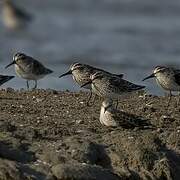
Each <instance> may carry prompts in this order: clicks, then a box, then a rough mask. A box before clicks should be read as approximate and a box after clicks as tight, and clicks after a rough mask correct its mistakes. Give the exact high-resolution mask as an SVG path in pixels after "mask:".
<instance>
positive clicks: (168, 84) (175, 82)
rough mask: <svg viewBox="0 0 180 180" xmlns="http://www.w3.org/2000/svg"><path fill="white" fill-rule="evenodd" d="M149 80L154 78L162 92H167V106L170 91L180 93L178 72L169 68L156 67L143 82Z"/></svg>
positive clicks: (179, 73) (170, 95)
mask: <svg viewBox="0 0 180 180" xmlns="http://www.w3.org/2000/svg"><path fill="white" fill-rule="evenodd" d="M150 78H155V79H156V82H157V84H158V85H160V86H161V87H162V88H163V89H164V90H166V91H169V100H168V104H167V106H169V104H170V101H171V97H172V91H180V70H179V69H175V68H171V67H165V66H156V67H155V69H154V70H153V73H152V74H151V75H150V76H148V77H146V78H144V79H143V81H145V80H147V79H150ZM178 104H179V100H178Z"/></svg>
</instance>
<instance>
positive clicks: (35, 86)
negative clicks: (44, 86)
mask: <svg viewBox="0 0 180 180" xmlns="http://www.w3.org/2000/svg"><path fill="white" fill-rule="evenodd" d="M34 81H35V85H34V87H33V89H36V88H37V80H34Z"/></svg>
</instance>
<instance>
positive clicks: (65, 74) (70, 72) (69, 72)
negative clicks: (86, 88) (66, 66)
mask: <svg viewBox="0 0 180 180" xmlns="http://www.w3.org/2000/svg"><path fill="white" fill-rule="evenodd" d="M69 74H72V71H71V70H69V71H68V72H66V73H64V74H62V75H60V76H59V78H61V77H63V76H67V75H69Z"/></svg>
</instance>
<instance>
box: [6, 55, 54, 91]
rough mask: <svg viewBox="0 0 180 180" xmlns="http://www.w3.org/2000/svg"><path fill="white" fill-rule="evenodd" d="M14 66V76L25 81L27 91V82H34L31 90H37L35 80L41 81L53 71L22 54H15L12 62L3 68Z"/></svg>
mask: <svg viewBox="0 0 180 180" xmlns="http://www.w3.org/2000/svg"><path fill="white" fill-rule="evenodd" d="M13 64H14V65H15V71H16V74H17V75H18V76H19V77H21V78H23V79H26V80H27V81H26V82H27V88H28V89H29V81H30V80H33V81H35V86H34V87H33V89H36V88H37V80H38V79H42V78H43V77H44V76H46V75H48V74H51V73H52V72H53V71H52V70H50V69H48V68H46V67H45V66H44V65H43V64H41V63H40V62H39V61H37V60H35V59H34V58H32V57H30V56H27V55H25V54H23V53H16V54H15V55H14V56H13V62H11V63H10V64H8V65H7V66H6V67H5V68H8V67H9V66H11V65H13Z"/></svg>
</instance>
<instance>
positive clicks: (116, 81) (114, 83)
mask: <svg viewBox="0 0 180 180" xmlns="http://www.w3.org/2000/svg"><path fill="white" fill-rule="evenodd" d="M89 84H91V87H92V92H93V93H95V94H96V95H98V96H100V97H103V98H105V99H106V98H110V99H115V100H118V97H119V96H120V95H123V94H126V93H130V92H134V91H137V90H141V89H143V88H145V86H141V85H136V84H133V83H131V82H129V81H126V80H124V79H122V78H118V77H117V76H112V75H110V74H106V73H104V72H96V73H94V74H92V75H91V76H90V81H89V82H87V83H85V84H83V85H82V86H81V87H84V86H86V85H89Z"/></svg>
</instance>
